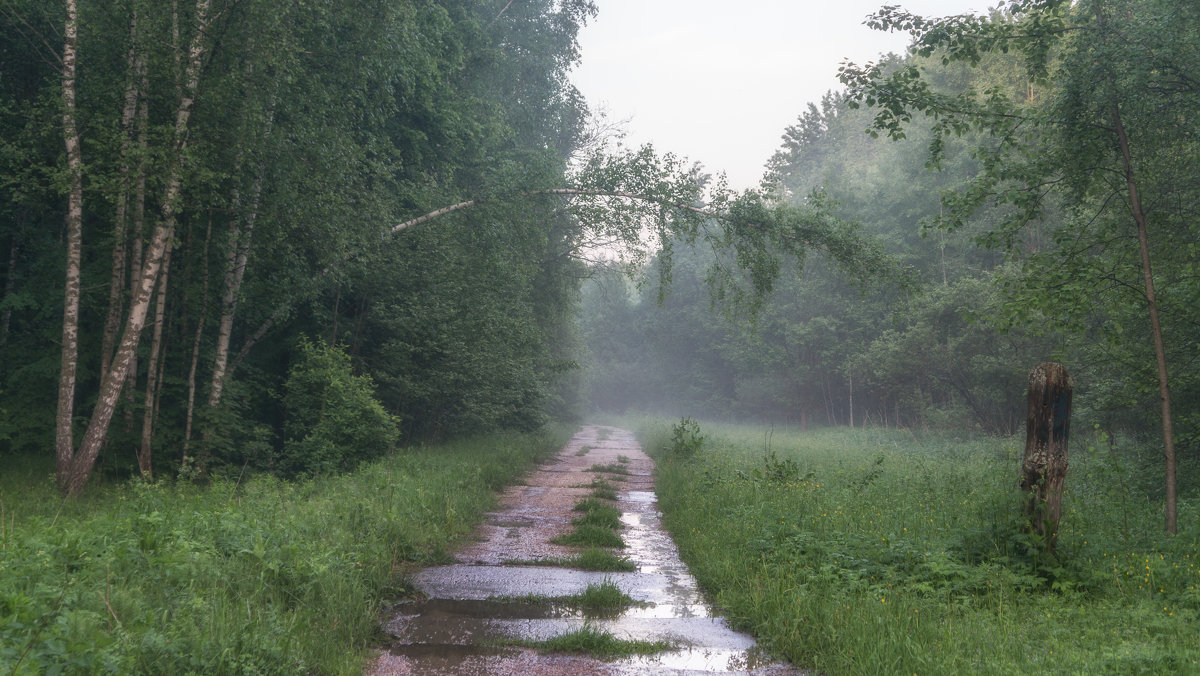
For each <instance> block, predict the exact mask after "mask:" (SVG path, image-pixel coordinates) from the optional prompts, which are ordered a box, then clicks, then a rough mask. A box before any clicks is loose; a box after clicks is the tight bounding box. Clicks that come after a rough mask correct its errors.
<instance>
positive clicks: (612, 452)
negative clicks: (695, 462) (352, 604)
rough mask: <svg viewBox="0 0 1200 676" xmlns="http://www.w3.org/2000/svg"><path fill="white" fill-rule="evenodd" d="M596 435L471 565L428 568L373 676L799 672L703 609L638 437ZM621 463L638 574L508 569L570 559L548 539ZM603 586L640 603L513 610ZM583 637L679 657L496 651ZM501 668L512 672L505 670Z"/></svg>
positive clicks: (541, 478) (580, 440) (476, 552)
mask: <svg viewBox="0 0 1200 676" xmlns="http://www.w3.org/2000/svg"><path fill="white" fill-rule="evenodd" d="M596 433H597V428H595V427H590V428H589V427H585V428H584V429H583V431H581V432H580V433H579V434H577V435H576V438H575V439H574V440H573V441H572V443H571V444H568V445H567V446H566V447H565V448H564V449H563V451H562V453H560V455H559V456H558V458H557V460H556V461H555V463H554V464H553V465H552V466H549V467H543V468H540V469H539V470H538V471H536V472H534V473H533V474H531V475H530V476H529V478H528V480H527V484H528V485H526V486H521V487H515V488H513V489H511V490H510V491H509V492H508V493H506V495H505V497H504V498H503V500H502V504H504V505H505V508H504V509H502V510H501V511H499V512H496V513H494V514H492V515H491V516H490V518H489V519H488V521H487V525H486V526H485V527H484V528H482V529H481V531H480V533H481V541H479V542H477V543H472V544H469V545H468V546H467V547H466V548H464V550H463V551H462V552H460V553H459V555H458V558H459V560H461V561H473V562H474V564H465V563H460V564H453V565H448V566H438V567H433V568H427V569H425V570H422V571H420V572H419V573H418V574H417V575H416V576H415V577H414V579H413V582H414V584H415V585H416V586H417V588H418V589H420V590H421V591H422V592H423V593H424V594H425V595H426V596H428V597H429V600H427V601H423V602H417V603H408V604H402V605H400V606H397V607H396V608H395V609H394V610H393V617H392V619H391V620H390V621H389V622H388V623H387V624H386V627H385V628H386V630H387V631H388V633H390V634H391V635H392V636H393V637H395V645H394V646H393V647H392V649H391V651H390V657H389V656H384V657H381V658H380V660H379V662H378V664H377V665H376V667H375V671H374V672H372V673H376V674H385V673H386V674H391V673H447V674H457V673H520V674H523V676H528V675H531V674H542V673H546V674H560V673H571V674H655V673H663V672H671V673H693V674H703V673H755V674H781V675H782V674H795V673H797V672H796V671H795V670H793V669H791V668H790V667H787V666H785V665H780V664H778V663H773V662H771V661H770V660H769V659H767V658H766V657H764V656H763V654H762V653H761V652H760V651H758V649H757V648H756V647H755V643H754V640H753V639H752V638H751V637H750V636H748V635H746V634H742V633H740V632H736V631H733V630H732V629H730V627H729V625H728V624H727V623H726V622H725V620H724V619H723V618H721V617H719V616H717V615H716V613H715V612H714V611H713V609H712V608H711V607H710V606H709V605H708V604H706V603H705V601H704V599H703V597H702V595H701V593H700V591H699V589H698V587H697V584H696V581H695V578H693V577H692V576H691V574H690V573H689V572H688V571H687V568H686V566H684V564H683V562H682V561H681V560H680V559H679V552H678V550H677V549H676V547H675V543H674V542H673V541H672V540H671V538H670V536H669V535H668V534H667V533H666V531H665V530H664V529H663V528H662V515H661V514H660V513H659V512H658V510H657V509H656V504H657V500H656V497H655V494H654V491H653V490H652V489H653V475H652V469H653V463H651V461H650V460H649V458H647V457H646V455H645V454H644V453H643V452H642V450H641V449H640V448H639V447H638V446H637V444H636V442H634V441H633V439H632V436H631V435H628V433H623V432H618V431H616V430H613V431H612V432H611V433H610V435H609V437H608V438H607V439H605V440H603V441H598V440H596V438H595V436H596ZM583 445H588V446H591V447H592V448H591V450H590V451H589V453H588V454H587V455H586V456H577V455H575V452H576V451H577V450H578V449H579V448H580V447H582V446H583ZM618 456H626V457H628V458H629V462H628V463H626V465H627V466H628V468H629V471H630V475H629V476H624V477H615V478H622V479H628V480H629V481H628V482H627V483H622V484H618V490H619V491H620V500H619V501H618V503H617V507H618V508H619V509H620V510H621V511H622V513H621V523H622V525H623V527H624V528H623V530H622V531H621V537H622V538H623V539H624V540H625V543H626V548H625V549H624V550H620V552H619V553H620V554H621V555H622V556H626V557H628V558H629V559H631V560H633V561H634V562H635V563H636V564H637V572H634V573H613V572H593V571H581V570H571V569H566V568H557V567H528V566H513V565H504V561H506V560H513V559H544V558H551V557H564V556H570V555H571V554H573V553H575V550H574V549H572V548H569V547H562V546H558V545H553V544H551V543H550V542H549V541H550V539H552V538H553V537H554V535H557V534H559V533H561V532H563V530H564V529H565V528H566V527H567V526H568V525H569V521H570V519H571V518H573V517H574V516H575V515H574V514H573V512H572V507H573V506H574V504H575V502H577V501H578V500H579V499H582V498H583V497H584V496H586V495H587V494H588V492H589V490H590V489H589V487H588V483H589V482H590V481H591V479H592V478H593V477H594V476H595V474H594V473H592V472H590V471H589V469H590V467H591V466H592V465H594V464H601V465H603V464H608V463H614V462H616V461H617V457H618ZM604 582H609V583H611V584H614V585H616V586H617V587H618V588H620V589H621V591H623V592H624V593H625V594H627V595H629V596H630V597H631V598H633V599H634V600H635V601H638V602H641V603H643V604H645V605H641V606H634V607H629V608H625V609H622V610H618V611H612V610H609V611H590V610H583V609H580V608H578V607H573V606H569V605H566V604H562V603H556V602H533V603H529V602H524V601H518V600H516V599H517V598H519V597H523V596H529V595H538V596H544V597H564V596H571V595H574V594H578V593H580V592H582V591H583V590H584V589H586V588H587V587H588V586H589V585H596V584H601V583H604ZM584 627H591V628H594V629H599V630H603V631H606V632H609V633H611V634H613V635H614V636H617V637H618V638H625V639H640V640H651V641H654V640H664V641H668V642H670V643H672V644H673V645H676V646H679V647H680V649H677V650H673V651H670V652H666V653H661V654H658V655H652V656H644V657H637V658H630V659H623V660H619V661H617V662H601V661H599V660H595V659H592V658H588V657H564V656H541V655H537V654H536V653H534V652H532V651H529V650H519V649H518V650H515V651H514V649H509V648H496V647H494V642H495V641H497V640H500V639H504V638H525V639H530V640H535V641H536V640H544V639H548V638H551V637H554V636H557V635H561V634H563V633H566V632H570V631H574V630H577V629H581V628H584ZM489 641H492V642H493V646H492V647H488V642H489ZM389 660H390V661H389ZM500 662H503V663H504V664H506V665H508V666H507V667H505V668H503V669H501V668H500V667H499V666H497V665H498V664H499V663H500ZM568 664H569V665H570V666H569V668H568V667H567V666H566V665H568ZM395 665H401V666H399V667H396V666H395ZM480 665H483V666H480Z"/></svg>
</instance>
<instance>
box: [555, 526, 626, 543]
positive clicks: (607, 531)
mask: <svg viewBox="0 0 1200 676" xmlns="http://www.w3.org/2000/svg"><path fill="white" fill-rule="evenodd" d="M550 542H553V543H554V544H556V545H567V546H569V547H612V548H614V549H624V547H625V541H624V540H622V539H621V536H620V535H618V534H617V533H616V531H614V530H613V529H611V528H605V527H604V526H597V525H595V524H591V523H581V524H576V526H575V529H574V530H572V531H571V532H570V533H567V534H566V535H559V536H558V537H556V538H553V539H552V540H550Z"/></svg>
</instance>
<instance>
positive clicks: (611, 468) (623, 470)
mask: <svg viewBox="0 0 1200 676" xmlns="http://www.w3.org/2000/svg"><path fill="white" fill-rule="evenodd" d="M588 471H589V472H606V473H608V474H621V475H626V476H628V474H629V468H627V467H625V466H624V465H622V464H620V463H615V462H610V463H608V464H607V465H592V466H591V467H589V468H588Z"/></svg>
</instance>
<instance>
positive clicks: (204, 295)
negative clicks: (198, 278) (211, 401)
mask: <svg viewBox="0 0 1200 676" xmlns="http://www.w3.org/2000/svg"><path fill="white" fill-rule="evenodd" d="M211 241H212V219H211V218H210V219H209V220H208V229H207V230H206V231H205V233H204V268H203V272H202V273H201V274H202V275H203V276H204V283H203V285H202V287H201V291H200V318H199V319H198V320H197V321H196V337H195V338H194V339H193V340H192V363H191V365H190V366H189V367H188V381H187V382H188V398H187V414H186V417H185V419H184V423H183V457H182V459H181V461H182V463H183V465H185V466H186V465H187V463H188V460H189V458H190V457H191V456H190V454H189V453H190V450H191V443H192V421H193V420H194V416H195V413H196V367H197V365H198V364H199V363H200V342H201V340H202V339H203V338H204V324H205V321H206V320H207V319H208V245H209V242H211Z"/></svg>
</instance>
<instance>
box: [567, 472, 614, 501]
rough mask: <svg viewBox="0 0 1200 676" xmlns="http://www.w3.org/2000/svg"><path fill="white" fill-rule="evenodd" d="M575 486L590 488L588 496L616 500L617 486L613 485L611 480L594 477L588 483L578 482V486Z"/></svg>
mask: <svg viewBox="0 0 1200 676" xmlns="http://www.w3.org/2000/svg"><path fill="white" fill-rule="evenodd" d="M576 488H590V489H592V492H591V493H590V494H589V497H593V498H599V499H601V500H616V499H617V487H616V486H614V485H613V484H612V483H611V482H609V481H605V480H604V479H601V478H600V477H596V478H595V479H592V481H591V482H590V483H586V484H580V485H579V486H576Z"/></svg>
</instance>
